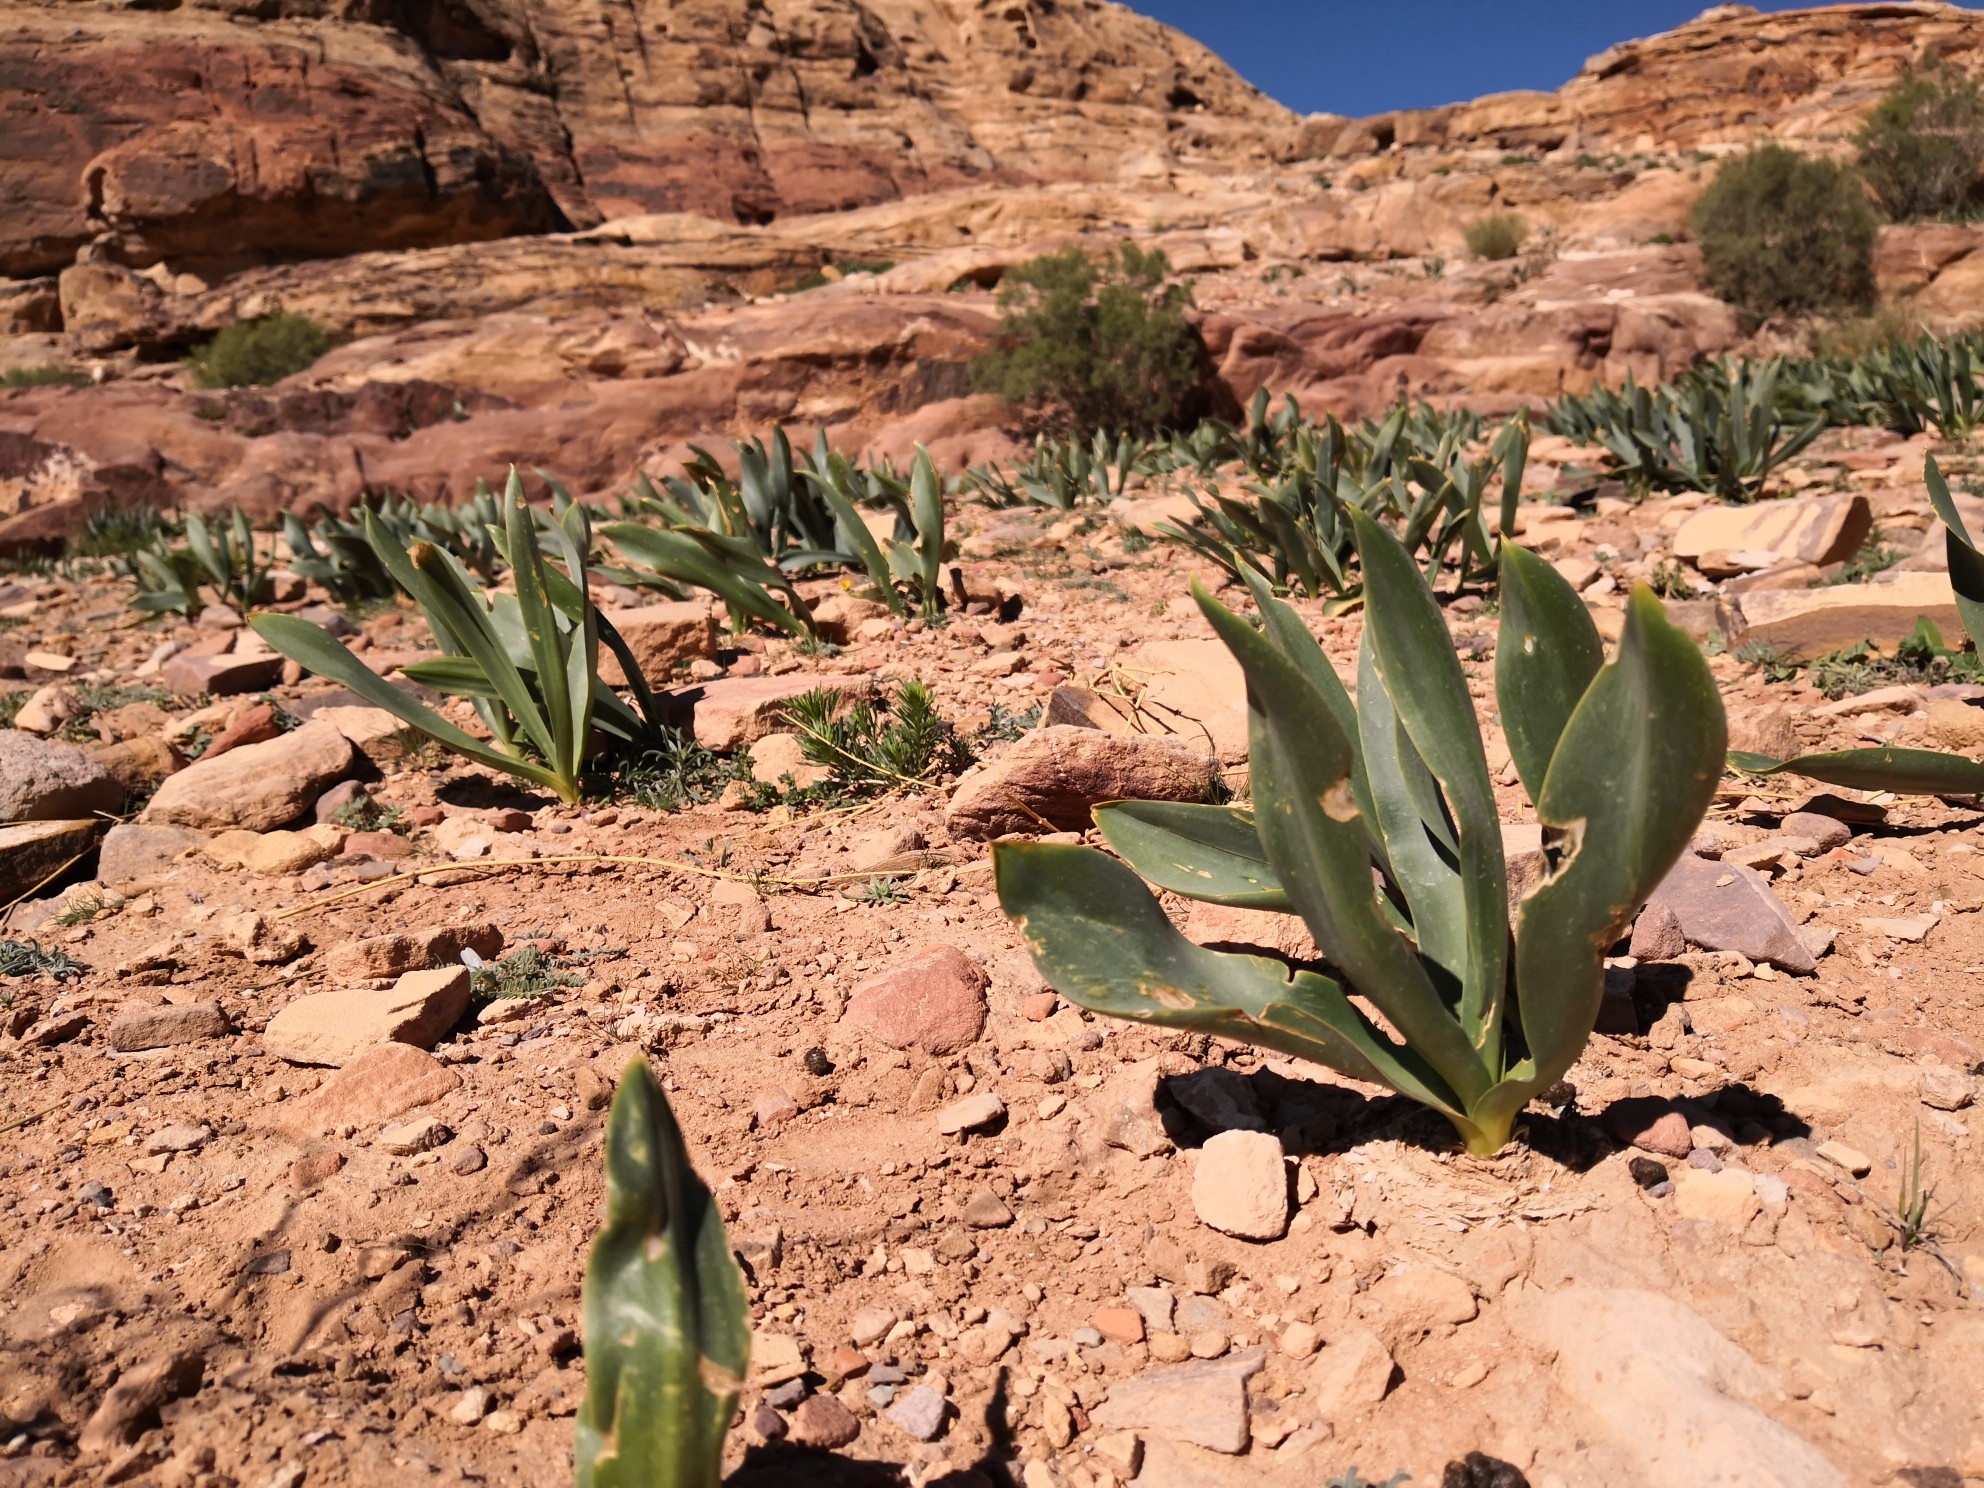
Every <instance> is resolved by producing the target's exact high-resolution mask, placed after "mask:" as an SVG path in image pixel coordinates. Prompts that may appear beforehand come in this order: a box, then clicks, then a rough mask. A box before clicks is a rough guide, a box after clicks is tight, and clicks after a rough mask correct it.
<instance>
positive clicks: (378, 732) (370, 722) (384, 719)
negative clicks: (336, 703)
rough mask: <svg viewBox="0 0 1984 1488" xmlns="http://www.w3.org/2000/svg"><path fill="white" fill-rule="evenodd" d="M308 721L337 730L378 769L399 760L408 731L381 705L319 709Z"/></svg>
mask: <svg viewBox="0 0 1984 1488" xmlns="http://www.w3.org/2000/svg"><path fill="white" fill-rule="evenodd" d="M310 722H312V723H321V724H325V725H328V726H329V727H331V728H334V729H336V730H337V731H338V732H339V733H340V734H342V735H343V736H344V737H345V739H346V741H347V742H348V743H350V745H351V747H352V748H353V749H355V750H357V751H358V752H359V753H360V754H362V755H364V756H365V758H366V759H368V760H370V761H371V762H372V763H373V764H374V765H376V766H378V767H379V768H380V769H382V770H383V769H387V768H389V767H391V766H394V765H397V764H399V763H400V762H401V758H402V756H403V755H404V754H405V749H404V747H403V746H404V744H405V741H406V738H407V735H408V733H409V732H410V730H409V729H408V727H407V725H406V724H405V723H403V722H402V721H401V720H399V719H398V718H396V717H394V716H393V715H392V714H391V713H388V712H387V711H386V710H385V709H384V708H365V707H358V706H346V707H331V708H319V709H318V710H317V711H316V712H314V713H312V714H311V715H310Z"/></svg>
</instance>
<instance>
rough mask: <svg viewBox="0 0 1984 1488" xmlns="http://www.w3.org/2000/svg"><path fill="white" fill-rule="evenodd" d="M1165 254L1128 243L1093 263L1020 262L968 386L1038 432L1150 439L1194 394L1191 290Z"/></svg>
mask: <svg viewBox="0 0 1984 1488" xmlns="http://www.w3.org/2000/svg"><path fill="white" fill-rule="evenodd" d="M1170 276H1171V264H1170V261H1169V260H1168V259H1166V258H1165V256H1164V254H1163V253H1161V252H1159V251H1157V250H1152V251H1151V252H1148V253H1146V252H1144V251H1143V250H1142V249H1140V248H1138V247H1137V246H1136V245H1135V244H1134V243H1126V244H1124V245H1123V248H1122V250H1121V251H1120V252H1119V253H1118V254H1117V255H1116V256H1115V257H1114V258H1104V259H1101V260H1091V259H1090V258H1089V257H1088V255H1087V254H1085V253H1084V252H1082V250H1081V249H1080V248H1079V247H1072V246H1071V247H1069V248H1066V249H1063V250H1062V251H1061V252H1059V253H1050V254H1046V255H1044V256H1042V257H1040V258H1036V259H1034V260H1032V261H1031V262H1029V263H1024V264H1021V265H1020V266H1019V267H1018V268H1016V269H1014V270H1012V271H1011V272H1010V273H1008V274H1007V275H1006V277H1005V281H1004V282H1003V283H1002V284H1001V285H1000V288H999V308H1000V310H1001V311H1002V312H1003V319H1002V320H1001V322H1000V332H1001V344H1000V346H999V347H998V348H997V349H995V350H994V351H992V352H989V353H988V354H987V355H985V356H983V357H981V358H979V360H978V361H977V363H975V364H974V366H973V368H972V379H973V382H974V384H975V385H976V386H977V387H978V388H980V389H981V390H983V391H986V392H992V393H996V394H998V395H999V396H1000V397H1001V398H1003V399H1004V400H1005V401H1006V402H1007V403H1008V404H1010V405H1012V406H1013V407H1015V408H1017V409H1019V410H1020V411H1021V412H1022V414H1023V415H1024V416H1025V418H1026V420H1027V422H1028V423H1029V425H1030V426H1032V427H1034V428H1036V429H1047V430H1054V431H1068V432H1074V433H1081V434H1087V433H1089V432H1091V431H1093V430H1097V429H1103V430H1108V431H1109V432H1111V433H1117V432H1122V431H1130V432H1134V433H1151V432H1154V431H1156V430H1159V429H1165V428H1170V427H1172V426H1173V425H1175V424H1176V423H1177V422H1178V421H1179V420H1180V419H1181V418H1182V417H1183V416H1184V415H1185V413H1186V410H1187V406H1188V404H1189V403H1190V402H1191V400H1192V398H1193V396H1194V394H1195V393H1197V391H1198V388H1199V381H1200V378H1199V350H1200V348H1199V341H1198V336H1197V334H1196V333H1195V332H1194V331H1193V329H1192V327H1191V324H1190V323H1189V322H1188V321H1187V320H1186V319H1185V307H1186V306H1187V305H1189V304H1190V303H1191V290H1190V289H1189V288H1188V287H1187V286H1185V285H1184V284H1181V283H1178V282H1176V281H1174V280H1172V279H1171V277H1170Z"/></svg>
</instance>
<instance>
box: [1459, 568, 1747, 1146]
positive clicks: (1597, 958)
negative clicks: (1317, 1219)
mask: <svg viewBox="0 0 1984 1488" xmlns="http://www.w3.org/2000/svg"><path fill="white" fill-rule="evenodd" d="M1727 745H1728V737H1727V732H1726V728H1725V725H1724V722H1723V713H1722V699H1721V697H1720V695H1719V694H1718V693H1717V691H1716V686H1715V679H1714V677H1713V676H1711V675H1710V673H1709V668H1708V663H1707V661H1705V660H1704V659H1703V657H1702V654H1701V651H1700V650H1699V649H1698V648H1697V647H1696V645H1695V643H1694V642H1693V641H1691V640H1689V639H1688V637H1687V636H1686V635H1685V634H1683V633H1682V632H1681V631H1680V630H1679V629H1677V628H1676V627H1675V626H1674V625H1673V624H1672V623H1671V622H1669V620H1668V619H1667V616H1666V613H1665V611H1663V610H1662V609H1661V605H1660V601H1659V600H1658V599H1656V598H1655V597H1654V594H1653V591H1652V590H1651V589H1648V588H1647V587H1646V586H1645V585H1644V584H1642V585H1640V586H1639V587H1638V588H1636V589H1635V590H1634V591H1633V594H1632V597H1631V599H1630V600H1629V601H1628V603H1627V606H1626V627H1625V632H1624V634H1623V635H1622V636H1621V637H1620V640H1619V649H1618V652H1617V654H1616V655H1615V656H1614V657H1613V658H1612V660H1611V661H1610V662H1609V663H1608V664H1607V665H1606V666H1605V667H1604V668H1603V669H1602V670H1601V671H1600V672H1599V674H1598V676H1597V677H1596V678H1595V679H1593V681H1592V684H1591V686H1590V688H1589V689H1588V690H1587V691H1586V692H1585V695H1584V698H1583V700H1582V701H1581V702H1580V703H1579V704H1578V706H1577V708H1576V710H1575V711H1574V712H1573V713H1572V714H1571V718H1570V722H1569V723H1568V724H1566V725H1565V728H1564V733H1563V737H1562V739H1561V740H1560V741H1559V743H1558V745H1557V752H1556V755H1555V757H1554V758H1553V759H1552V760H1551V762H1550V771H1549V773H1548V774H1547V775H1546V776H1545V777H1544V780H1543V791H1542V794H1541V796H1540V797H1539V798H1538V800H1537V802H1536V815H1537V818H1538V820H1540V821H1541V822H1542V823H1543V829H1544V831H1543V844H1544V856H1545V860H1546V863H1547V869H1546V877H1545V878H1544V879H1543V881H1542V882H1541V883H1540V884H1538V885H1537V886H1536V887H1535V888H1533V889H1531V890H1530V892H1529V894H1528V896H1527V897H1526V898H1525V899H1524V900H1523V902H1522V907H1521V910H1520V912H1519V914H1518V918H1517V921H1516V982H1517V985H1518V986H1519V987H1520V988H1521V989H1522V1006H1521V1019H1522V1032H1523V1038H1524V1040H1525V1041H1526V1042H1527V1044H1528V1046H1529V1058H1528V1059H1527V1060H1525V1061H1524V1062H1523V1063H1522V1064H1521V1065H1519V1066H1517V1067H1516V1068H1515V1069H1514V1070H1512V1071H1511V1072H1510V1076H1509V1079H1508V1080H1506V1081H1504V1082H1503V1084H1502V1085H1501V1086H1499V1087H1497V1089H1496V1090H1495V1091H1494V1092H1493V1093H1492V1095H1491V1096H1490V1098H1489V1099H1488V1100H1487V1101H1486V1102H1484V1103H1483V1104H1482V1105H1481V1106H1480V1107H1477V1108H1475V1109H1474V1110H1473V1111H1471V1113H1470V1114H1472V1115H1474V1117H1475V1119H1476V1121H1477V1122H1479V1123H1480V1124H1481V1126H1482V1127H1483V1128H1484V1129H1486V1130H1490V1131H1493V1130H1495V1129H1497V1128H1498V1127H1499V1129H1500V1130H1502V1131H1504V1132H1506V1130H1507V1121H1508V1119H1510V1118H1512V1117H1513V1116H1514V1114H1515V1112H1516V1111H1519V1110H1520V1109H1521V1108H1522V1106H1523V1104H1524V1103H1525V1102H1527V1101H1528V1100H1529V1098H1530V1097H1531V1096H1532V1095H1534V1094H1535V1093H1536V1092H1538V1091H1540V1090H1544V1089H1547V1088H1548V1087H1549V1086H1551V1085H1553V1084H1555V1083H1556V1082H1557V1081H1558V1080H1559V1079H1561V1078H1562V1077H1563V1073H1564V1071H1565V1070H1567V1069H1569V1068H1570V1067H1571V1065H1572V1064H1573V1063H1574V1062H1575V1061H1576V1060H1577V1057H1578V1055H1579V1054H1580V1053H1581V1052H1582V1051H1583V1049H1584V1046H1585V1043H1586V1041H1587V1040H1589V1039H1590V1037H1591V1029H1592V1025H1593V1023H1595V1022H1596V1021H1597V1018H1598V1000H1599V996H1600V993H1601V991H1602V989H1603V987H1604V980H1605V976H1604V970H1605V969H1604V956H1605V953H1606V952H1607V951H1608V950H1609V949H1610V948H1611V946H1612V943H1613V942H1614V941H1615V940H1617V939H1618V937H1619V934H1620V933H1621V932H1622V931H1623V930H1624V929H1625V928H1626V926H1627V925H1628V924H1630V923H1631V922H1632V917H1633V916H1634V915H1635V914H1637V913H1638V912H1639V908H1640V906H1641V905H1642V904H1644V903H1645V902H1646V897H1647V895H1648V894H1650V893H1652V891H1653V890H1654V888H1655V887H1656V886H1657V885H1658V884H1659V883H1660V881H1661V879H1662V878H1664V877H1666V875H1667V870H1668V869H1670V868H1672V867H1673V866H1674V862H1675V860H1676V859H1677V858H1679V857H1680V856H1681V853H1682V852H1683V850H1684V849H1685V848H1686V847H1687V845H1688V840H1689V838H1690V837H1692V836H1693V835H1694V831H1695V828H1696V826H1697V825H1698V824H1699V823H1700V821H1701V818H1702V813H1703V812H1705V811H1706V810H1707V809H1708V804H1709V802H1710V801H1711V800H1713V799H1714V797H1715V787H1716V783H1717V781H1719V780H1720V779H1721V776H1722V758H1723V751H1724V750H1725V748H1726V747H1727Z"/></svg>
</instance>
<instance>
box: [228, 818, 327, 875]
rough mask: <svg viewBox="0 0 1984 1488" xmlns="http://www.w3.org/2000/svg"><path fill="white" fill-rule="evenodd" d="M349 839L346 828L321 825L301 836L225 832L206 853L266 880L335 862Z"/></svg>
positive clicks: (297, 834)
mask: <svg viewBox="0 0 1984 1488" xmlns="http://www.w3.org/2000/svg"><path fill="white" fill-rule="evenodd" d="M347 835H349V834H347V833H346V832H345V830H344V829H343V828H342V827H334V826H331V825H329V824H327V823H319V824H318V825H317V826H314V827H306V828H304V829H303V830H302V831H300V832H285V831H275V832H244V831H241V830H240V829H238V828H237V829H235V830H233V831H228V832H222V833H221V834H220V835H219V836H217V837H215V838H214V839H213V840H212V841H210V842H208V843H207V845H206V847H205V848H204V849H202V850H203V851H204V852H205V853H206V855H207V856H208V857H209V858H211V859H213V861H214V862H216V863H219V864H222V865H223V866H225V867H230V868H245V869H247V871H248V872H250V873H253V874H256V875H258V876H260V877H263V878H283V877H286V876H288V875H289V874H292V873H301V872H302V871H303V870H304V869H305V868H310V867H314V866H315V865H317V864H318V863H321V862H323V861H324V860H325V859H327V858H334V857H336V856H337V855H338V852H339V850H340V849H341V848H342V847H343V846H344V841H345V838H346V836H347Z"/></svg>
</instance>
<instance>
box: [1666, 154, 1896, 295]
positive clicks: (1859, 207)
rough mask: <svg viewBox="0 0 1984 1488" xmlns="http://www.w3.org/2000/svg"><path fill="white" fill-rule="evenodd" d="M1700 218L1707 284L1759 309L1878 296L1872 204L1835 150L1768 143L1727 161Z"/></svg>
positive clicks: (1699, 204)
mask: <svg viewBox="0 0 1984 1488" xmlns="http://www.w3.org/2000/svg"><path fill="white" fill-rule="evenodd" d="M1694 228H1695V237H1696V239H1697V240H1698V241H1699V242H1700V243H1701V248H1702V278H1703V281H1704V283H1705V284H1706V285H1707V287H1708V289H1709V291H1710V292H1711V293H1712V294H1714V295H1716V296H1718V297H1719V298H1721V299H1723V300H1726V301H1728V302H1729V303H1730V304H1732V305H1735V306H1737V307H1738V308H1740V309H1743V310H1747V311H1748V312H1749V313H1750V314H1752V315H1754V316H1757V317H1758V318H1767V317H1769V316H1772V315H1779V314H1786V313H1797V312H1800V311H1808V310H1829V309H1837V308H1844V307H1853V306H1864V305H1867V304H1869V303H1870V302H1871V301H1872V299H1873V295H1874V237H1875V233H1876V226H1875V221H1874V209H1873V207H1872V206H1871V205H1869V203H1868V201H1867V194H1866V192H1865V190H1864V189H1863V188H1862V187H1861V185H1860V182H1859V180H1858V178H1857V177H1855V176H1854V174H1853V173H1852V172H1851V171H1850V170H1847V169H1845V168H1843V167H1841V166H1838V165H1835V164H1834V163H1833V162H1831V161H1829V160H1808V159H1806V158H1805V157H1804V156H1802V155H1800V154H1798V153H1797V152H1796V151H1794V150H1787V149H1785V148H1784V147H1783V146H1782V145H1763V146H1760V147H1759V148H1757V149H1755V150H1751V151H1750V152H1749V153H1748V154H1745V155H1738V156H1735V157H1733V158H1732V159H1729V160H1727V161H1724V162H1723V164H1722V166H1721V168H1720V169H1719V170H1717V171H1716V173H1715V179H1714V180H1713V181H1711V182H1710V183H1709V186H1708V189H1707V190H1706V191H1704V192H1703V193H1702V194H1701V197H1700V198H1699V199H1698V200H1697V201H1696V202H1695V210H1694Z"/></svg>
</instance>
